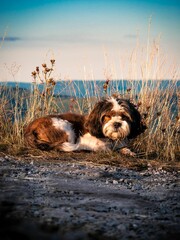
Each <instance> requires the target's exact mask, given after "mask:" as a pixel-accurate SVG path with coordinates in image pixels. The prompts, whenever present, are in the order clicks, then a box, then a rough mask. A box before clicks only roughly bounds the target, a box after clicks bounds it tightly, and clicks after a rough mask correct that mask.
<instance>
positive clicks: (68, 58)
mask: <svg viewBox="0 0 180 240" xmlns="http://www.w3.org/2000/svg"><path fill="white" fill-rule="evenodd" d="M0 5H1V7H0V71H1V74H0V81H11V80H14V81H23V82H27V81H28V82H29V81H32V77H31V72H32V71H33V70H34V69H35V68H36V66H41V64H42V63H49V60H50V59H55V60H56V69H55V73H54V74H55V78H56V79H63V80H64V79H80V80H82V79H106V78H107V75H108V74H109V75H111V76H112V75H113V77H112V78H118V79H119V78H124V79H126V78H130V77H132V78H141V77H142V76H141V74H140V72H138V71H134V74H132V73H131V74H130V68H131V72H133V71H132V68H133V66H131V67H129V65H130V61H131V60H132V58H131V57H132V54H133V52H134V49H136V50H137V46H138V51H139V52H138V54H139V53H141V52H143V51H144V52H145V49H146V51H147V43H148V39H150V43H151V42H152V43H153V42H154V41H155V40H156V41H160V46H161V51H162V52H163V54H164V55H163V56H164V58H165V61H166V66H168V64H169V66H170V65H172V63H173V64H175V65H176V66H177V68H178V67H179V63H180V44H179V43H180V1H179V0H164V1H163V0H147V1H145V0H139V1H137V0H26V1H24V0H16V1H14V0H13V1H10V0H1V4H0ZM148 33H149V36H150V37H149V38H148V37H147V36H148ZM158 39H160V40H158ZM133 56H134V55H133ZM134 62H136V64H137V62H140V59H139V58H136V61H135V60H134ZM162 62H163V60H162ZM134 64H135V63H134ZM166 69H168V67H166ZM130 75H131V76H130ZM149 77H154V75H153V76H151V75H150V76H149ZM162 77H163V78H171V75H170V72H168V71H166V72H164V74H163V76H162Z"/></svg>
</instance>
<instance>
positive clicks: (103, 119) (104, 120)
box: [102, 115, 111, 123]
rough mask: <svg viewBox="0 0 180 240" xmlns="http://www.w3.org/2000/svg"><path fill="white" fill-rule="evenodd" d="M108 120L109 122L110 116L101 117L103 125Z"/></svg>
mask: <svg viewBox="0 0 180 240" xmlns="http://www.w3.org/2000/svg"><path fill="white" fill-rule="evenodd" d="M109 120H111V116H110V115H104V116H103V117H102V122H103V123H104V122H108V121H109Z"/></svg>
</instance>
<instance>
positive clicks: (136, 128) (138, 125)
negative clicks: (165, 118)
mask: <svg viewBox="0 0 180 240" xmlns="http://www.w3.org/2000/svg"><path fill="white" fill-rule="evenodd" d="M128 107H129V113H130V115H131V118H132V121H131V132H130V135H129V136H128V138H129V139H131V138H135V137H137V136H138V135H140V134H141V133H143V132H144V131H145V130H146V129H147V127H146V125H145V124H144V123H143V121H142V118H141V114H140V112H139V111H138V110H137V109H136V107H135V105H134V104H133V103H131V102H129V101H128Z"/></svg>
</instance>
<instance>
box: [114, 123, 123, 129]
mask: <svg viewBox="0 0 180 240" xmlns="http://www.w3.org/2000/svg"><path fill="white" fill-rule="evenodd" d="M121 125H122V124H121V123H120V122H115V123H114V127H115V128H116V129H117V128H120V127H121Z"/></svg>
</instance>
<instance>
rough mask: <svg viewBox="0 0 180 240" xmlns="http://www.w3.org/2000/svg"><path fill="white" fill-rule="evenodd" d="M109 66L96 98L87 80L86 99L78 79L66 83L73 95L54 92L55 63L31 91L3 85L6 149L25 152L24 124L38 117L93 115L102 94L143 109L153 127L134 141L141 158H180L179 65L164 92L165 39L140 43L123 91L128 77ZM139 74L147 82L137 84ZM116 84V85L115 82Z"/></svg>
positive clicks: (0, 131) (1, 129)
mask: <svg viewBox="0 0 180 240" xmlns="http://www.w3.org/2000/svg"><path fill="white" fill-rule="evenodd" d="M144 49H145V50H144ZM107 63H108V61H107ZM107 63H106V68H107V69H106V71H105V79H104V83H103V85H102V88H101V89H99V87H98V86H97V85H96V81H92V82H91V83H90V84H92V87H93V88H94V89H95V96H94V97H92V96H91V95H90V87H91V86H90V85H89V84H87V81H86V80H83V84H84V87H85V91H86V94H85V97H84V98H79V97H78V96H79V93H80V91H81V89H80V88H79V89H78V87H77V86H76V89H75V85H74V84H76V83H75V82H73V80H66V82H65V83H64V88H67V89H68V90H69V91H70V92H71V93H72V96H73V97H70V98H63V97H62V96H61V94H59V95H57V94H54V90H55V87H56V83H57V79H55V78H54V77H53V71H54V65H55V60H54V59H52V60H50V62H49V63H43V64H42V65H41V66H40V67H39V66H37V67H35V70H33V72H32V77H33V82H32V88H31V89H30V91H27V90H24V89H21V88H19V87H18V85H16V87H15V88H10V87H7V86H6V85H4V86H0V91H1V92H0V143H1V146H2V148H0V151H1V149H4V146H7V149H9V151H11V152H13V151H14V152H16V151H18V149H22V148H23V147H24V143H23V142H24V140H23V129H24V126H25V125H27V124H28V123H29V122H30V121H32V120H33V119H35V118H37V117H40V116H43V115H47V114H57V113H61V112H66V111H71V112H78V113H81V114H87V113H88V112H90V110H91V109H92V107H93V106H94V103H95V102H96V101H98V100H99V99H100V98H101V96H102V95H103V96H108V95H118V96H121V97H122V98H128V99H130V100H131V101H132V102H133V103H134V104H135V105H136V106H137V108H138V110H139V111H140V112H141V115H142V118H143V121H144V122H145V123H146V125H147V130H146V131H145V133H143V134H142V135H140V136H139V137H138V138H137V139H135V140H134V141H133V142H132V148H133V149H134V150H135V151H136V152H137V153H138V154H139V156H141V157H143V158H146V157H149V155H153V156H154V157H155V158H157V159H160V160H172V161H174V160H176V159H177V158H178V156H179V152H180V147H179V140H180V139H179V132H180V116H179V110H180V100H179V99H180V91H179V89H178V88H177V82H178V72H177V71H176V68H175V67H174V66H171V68H169V69H168V71H169V72H170V73H171V75H172V77H171V79H169V81H168V86H167V87H164V88H163V87H162V86H164V83H163V82H164V80H163V79H164V76H165V75H166V73H165V72H163V71H165V70H163V64H164V58H163V57H162V55H161V52H160V43H159V40H158V41H153V42H152V43H151V44H150V42H149V41H148V44H147V46H146V47H144V48H143V47H142V48H141V47H140V45H139V44H137V46H136V47H135V49H134V50H133V52H132V54H131V56H130V58H129V79H127V82H128V83H127V85H126V86H127V87H126V88H123V89H122V91H121V92H119V89H118V85H119V83H120V81H121V85H122V86H123V84H124V79H123V78H122V77H121V78H120V77H119V78H118V77H117V70H116V69H115V68H114V66H112V65H111V64H109V65H108V64H107ZM139 72H140V76H141V82H140V81H134V79H137V75H138V73H139ZM118 79H120V80H118ZM114 81H115V82H116V84H115V85H114V84H112V82H114ZM166 83H167V82H166ZM114 86H115V87H114ZM77 89H78V90H77ZM77 91H79V93H78V92H77ZM60 92H61V90H60Z"/></svg>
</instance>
